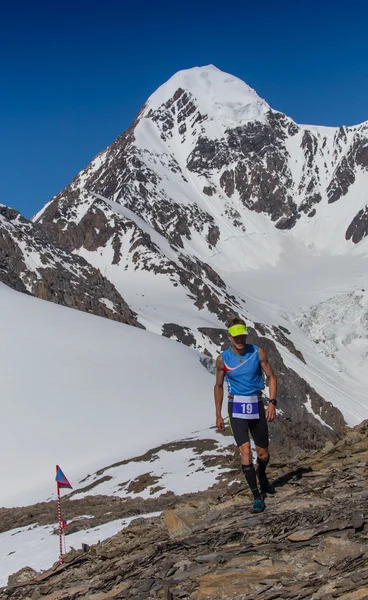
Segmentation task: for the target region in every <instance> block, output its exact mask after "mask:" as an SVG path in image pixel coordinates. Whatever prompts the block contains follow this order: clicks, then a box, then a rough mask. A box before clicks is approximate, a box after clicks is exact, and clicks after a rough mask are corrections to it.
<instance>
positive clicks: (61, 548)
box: [56, 482, 63, 565]
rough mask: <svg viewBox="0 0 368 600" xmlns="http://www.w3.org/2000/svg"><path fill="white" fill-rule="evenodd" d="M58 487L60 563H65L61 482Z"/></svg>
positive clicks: (57, 484)
mask: <svg viewBox="0 0 368 600" xmlns="http://www.w3.org/2000/svg"><path fill="white" fill-rule="evenodd" d="M56 487H57V497H58V499H57V510H58V523H59V546H60V554H59V564H60V565H62V564H63V528H62V523H61V499H60V486H59V483H58V482H57V483H56Z"/></svg>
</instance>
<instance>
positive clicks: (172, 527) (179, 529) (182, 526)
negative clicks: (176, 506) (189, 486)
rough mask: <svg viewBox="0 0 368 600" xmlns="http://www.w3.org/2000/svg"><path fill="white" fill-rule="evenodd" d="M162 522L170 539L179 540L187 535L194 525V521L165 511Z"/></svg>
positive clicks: (174, 512) (170, 511)
mask: <svg viewBox="0 0 368 600" xmlns="http://www.w3.org/2000/svg"><path fill="white" fill-rule="evenodd" d="M163 520H164V523H165V525H166V527H167V530H168V532H169V535H170V537H173V538H180V537H185V536H186V535H189V534H190V533H191V531H192V529H193V527H194V525H195V520H194V519H192V518H190V517H188V516H184V515H181V514H179V513H178V512H177V511H174V510H165V511H164V512H163Z"/></svg>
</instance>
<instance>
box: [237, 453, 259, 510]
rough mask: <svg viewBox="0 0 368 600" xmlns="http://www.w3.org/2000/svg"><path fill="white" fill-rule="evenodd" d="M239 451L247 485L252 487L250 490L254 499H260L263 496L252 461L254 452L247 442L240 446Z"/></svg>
mask: <svg viewBox="0 0 368 600" xmlns="http://www.w3.org/2000/svg"><path fill="white" fill-rule="evenodd" d="M239 450H240V459H241V465H242V470H243V473H244V475H245V479H246V480H247V483H248V485H249V487H250V490H251V492H252V494H253V498H254V499H256V498H260V497H261V494H260V492H259V489H258V485H257V476H256V470H255V468H254V464H253V461H252V450H251V448H250V442H246V443H245V444H242V445H241V446H239Z"/></svg>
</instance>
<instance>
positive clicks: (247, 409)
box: [233, 396, 259, 419]
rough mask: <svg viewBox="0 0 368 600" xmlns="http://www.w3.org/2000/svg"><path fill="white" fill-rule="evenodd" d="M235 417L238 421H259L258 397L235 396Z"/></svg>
mask: <svg viewBox="0 0 368 600" xmlns="http://www.w3.org/2000/svg"><path fill="white" fill-rule="evenodd" d="M233 417H234V418H236V419H259V404H258V396H234V398H233Z"/></svg>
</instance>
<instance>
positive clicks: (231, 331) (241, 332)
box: [227, 325, 248, 337]
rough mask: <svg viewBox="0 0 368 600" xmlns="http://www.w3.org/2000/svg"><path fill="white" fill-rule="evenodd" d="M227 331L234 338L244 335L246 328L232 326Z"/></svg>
mask: <svg viewBox="0 0 368 600" xmlns="http://www.w3.org/2000/svg"><path fill="white" fill-rule="evenodd" d="M227 331H228V333H229V334H230V335H231V336H232V337H236V336H237V335H246V334H247V333H248V327H247V326H246V325H233V326H232V327H229V329H228V330H227Z"/></svg>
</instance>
